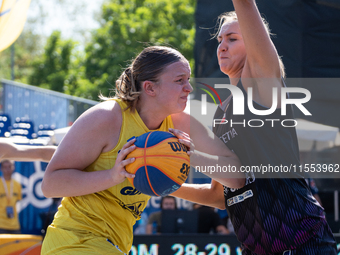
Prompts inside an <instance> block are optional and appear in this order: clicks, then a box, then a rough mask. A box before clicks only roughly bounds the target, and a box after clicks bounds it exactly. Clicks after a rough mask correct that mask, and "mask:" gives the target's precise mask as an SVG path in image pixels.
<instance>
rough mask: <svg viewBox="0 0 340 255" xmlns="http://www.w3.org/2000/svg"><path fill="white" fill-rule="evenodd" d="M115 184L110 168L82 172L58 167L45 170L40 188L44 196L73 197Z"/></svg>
mask: <svg viewBox="0 0 340 255" xmlns="http://www.w3.org/2000/svg"><path fill="white" fill-rule="evenodd" d="M117 184H118V183H116V181H115V180H114V179H113V178H112V176H111V173H110V170H102V171H95V172H84V171H81V170H77V169H60V170H55V171H53V172H48V171H46V173H45V176H44V179H43V182H42V185H41V189H42V192H43V194H44V196H45V197H74V196H82V195H87V194H91V193H96V192H99V191H102V190H105V189H108V188H110V187H112V186H114V185H117Z"/></svg>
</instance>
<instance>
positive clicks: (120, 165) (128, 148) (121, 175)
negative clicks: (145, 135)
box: [111, 138, 136, 185]
mask: <svg viewBox="0 0 340 255" xmlns="http://www.w3.org/2000/svg"><path fill="white" fill-rule="evenodd" d="M135 141H136V138H134V139H131V140H130V141H128V142H127V143H126V144H124V146H123V147H122V149H121V150H120V151H119V153H118V156H117V159H116V163H115V165H114V167H113V168H112V169H111V176H112V179H113V180H114V181H115V183H116V185H117V184H119V183H122V182H123V181H124V180H125V178H134V177H135V175H134V174H130V173H128V172H127V171H126V170H125V166H126V165H128V164H131V163H133V162H134V161H135V158H129V159H125V158H126V156H127V155H128V154H129V153H130V152H132V151H133V150H134V149H136V146H135V145H134V144H133V143H134V142H135Z"/></svg>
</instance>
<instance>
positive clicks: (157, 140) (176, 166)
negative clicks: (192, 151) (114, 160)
mask: <svg viewBox="0 0 340 255" xmlns="http://www.w3.org/2000/svg"><path fill="white" fill-rule="evenodd" d="M135 146H136V149H135V150H133V151H132V152H131V153H129V155H127V157H126V159H129V158H135V159H136V160H135V161H134V162H133V163H131V164H127V165H126V167H125V168H126V171H127V172H129V173H131V174H135V178H133V179H132V178H129V181H130V182H131V183H132V185H134V187H135V188H136V189H137V190H139V191H140V192H142V193H144V194H147V195H150V196H166V195H168V194H171V193H172V192H174V191H176V190H177V189H179V188H180V187H181V185H182V184H183V183H184V182H185V181H186V179H187V177H188V174H189V171H190V158H189V155H188V154H187V147H186V146H184V145H183V144H182V143H180V142H179V141H178V139H177V137H176V136H174V135H173V134H171V133H170V132H163V131H154V132H148V133H145V134H143V135H141V136H139V137H137V139H136V142H135Z"/></svg>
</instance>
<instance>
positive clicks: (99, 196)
mask: <svg viewBox="0 0 340 255" xmlns="http://www.w3.org/2000/svg"><path fill="white" fill-rule="evenodd" d="M114 100H115V101H116V102H117V103H118V104H119V105H120V107H121V109H122V115H123V122H122V128H121V133H120V137H119V141H118V143H117V145H116V147H115V148H114V149H112V150H111V151H109V152H105V153H102V154H100V156H99V157H98V159H97V160H96V161H95V162H93V163H92V164H91V165H90V166H88V167H87V168H86V169H85V170H84V171H89V172H90V171H100V170H104V169H110V168H112V167H113V166H114V164H115V161H116V158H117V154H118V151H119V150H120V149H121V148H122V147H123V145H124V144H125V143H126V142H127V140H128V139H129V138H131V137H132V136H140V135H142V134H144V133H146V132H149V131H151V130H149V129H148V128H147V127H146V125H145V124H144V122H143V121H142V119H141V118H140V116H139V114H138V113H137V111H135V112H133V113H132V112H131V111H130V110H124V109H126V107H127V104H126V103H125V102H123V101H122V100H120V99H114ZM169 128H173V123H172V120H171V116H168V117H167V118H166V119H165V120H164V121H163V123H162V125H161V127H160V128H159V129H158V130H160V131H168V129H169ZM75 185H76V183H75ZM149 198H150V197H149V196H147V195H144V194H142V193H140V192H139V191H137V190H135V189H134V187H132V185H131V184H130V182H129V181H128V180H127V179H126V180H125V181H124V182H122V183H121V184H118V185H116V186H113V187H111V188H109V189H107V190H104V191H101V192H97V193H94V194H90V195H84V196H78V197H65V198H63V200H62V202H61V206H60V207H59V209H58V212H57V213H56V215H55V218H54V221H53V223H52V224H51V226H50V227H49V228H61V229H65V230H69V231H72V232H74V233H75V234H77V235H95V236H102V237H105V238H108V239H109V240H110V241H111V242H112V243H113V244H114V245H117V246H118V247H119V249H121V250H122V251H123V252H124V253H128V252H129V250H130V248H131V245H132V239H133V225H134V224H135V222H136V220H138V219H140V216H141V213H142V212H143V210H144V208H145V207H146V205H147V202H148V200H149ZM49 238H57V237H55V236H54V237H51V236H49ZM45 241H46V242H49V241H48V240H45ZM51 241H52V240H51Z"/></svg>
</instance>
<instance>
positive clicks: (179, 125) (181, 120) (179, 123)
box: [171, 112, 191, 133]
mask: <svg viewBox="0 0 340 255" xmlns="http://www.w3.org/2000/svg"><path fill="white" fill-rule="evenodd" d="M171 119H172V123H173V124H174V127H175V128H176V129H179V130H182V131H184V132H186V133H189V131H190V119H191V116H190V114H188V113H186V112H180V113H176V114H172V115H171Z"/></svg>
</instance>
